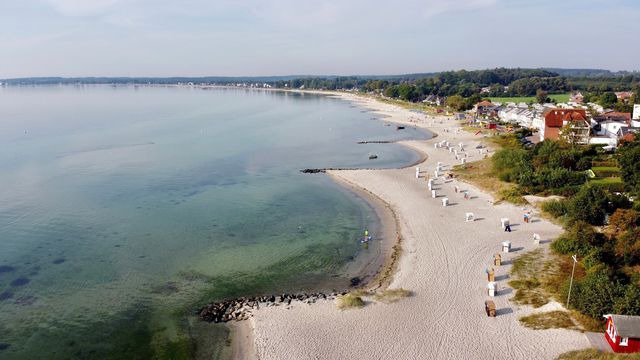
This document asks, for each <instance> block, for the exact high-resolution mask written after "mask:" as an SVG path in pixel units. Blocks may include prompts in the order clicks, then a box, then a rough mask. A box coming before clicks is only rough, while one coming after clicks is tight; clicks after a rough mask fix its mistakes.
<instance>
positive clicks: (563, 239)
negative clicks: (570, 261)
mask: <svg viewBox="0 0 640 360" xmlns="http://www.w3.org/2000/svg"><path fill="white" fill-rule="evenodd" d="M602 243H603V238H602V236H601V235H600V234H598V233H597V232H596V231H595V230H593V226H591V225H589V224H587V223H586V222H584V221H576V222H575V223H573V224H572V225H571V226H570V227H569V228H568V229H567V231H566V232H565V233H564V234H562V235H561V236H560V237H559V238H558V239H557V240H556V241H554V242H553V244H552V245H551V247H552V248H553V250H555V251H557V252H559V253H561V254H578V255H579V256H581V257H584V256H587V254H589V253H590V252H591V251H592V250H593V249H595V248H597V247H598V246H600V245H601V244H602Z"/></svg>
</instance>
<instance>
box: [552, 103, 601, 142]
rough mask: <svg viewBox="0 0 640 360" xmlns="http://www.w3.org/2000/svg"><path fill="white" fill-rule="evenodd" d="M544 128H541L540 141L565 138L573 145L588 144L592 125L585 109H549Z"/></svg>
mask: <svg viewBox="0 0 640 360" xmlns="http://www.w3.org/2000/svg"><path fill="white" fill-rule="evenodd" d="M543 116H544V126H541V127H540V141H544V140H547V139H549V140H559V139H560V138H561V137H563V138H564V139H565V140H567V141H569V142H570V143H572V144H588V143H589V136H590V134H591V124H590V123H589V122H588V121H587V113H586V110H584V109H561V108H554V109H547V110H546V111H545V112H544V113H543Z"/></svg>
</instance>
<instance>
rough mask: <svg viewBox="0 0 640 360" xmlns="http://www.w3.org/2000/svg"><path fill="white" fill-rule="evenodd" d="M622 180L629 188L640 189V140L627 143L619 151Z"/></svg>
mask: <svg viewBox="0 0 640 360" xmlns="http://www.w3.org/2000/svg"><path fill="white" fill-rule="evenodd" d="M618 165H619V166H620V172H621V174H622V180H623V181H624V182H625V184H626V185H627V187H628V188H629V189H632V190H633V191H635V192H638V190H640V140H638V139H636V140H635V141H631V142H627V143H625V144H624V145H623V146H622V147H621V148H620V150H619V151H618Z"/></svg>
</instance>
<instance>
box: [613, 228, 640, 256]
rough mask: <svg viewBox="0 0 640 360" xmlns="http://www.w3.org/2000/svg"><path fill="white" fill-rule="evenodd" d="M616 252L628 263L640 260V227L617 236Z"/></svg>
mask: <svg viewBox="0 0 640 360" xmlns="http://www.w3.org/2000/svg"><path fill="white" fill-rule="evenodd" d="M614 251H615V254H616V256H617V257H619V258H622V261H623V262H624V263H625V264H627V265H634V264H637V263H638V262H640V229H638V228H633V229H629V230H627V231H625V232H624V233H622V235H619V236H618V237H617V238H616V244H615V250H614Z"/></svg>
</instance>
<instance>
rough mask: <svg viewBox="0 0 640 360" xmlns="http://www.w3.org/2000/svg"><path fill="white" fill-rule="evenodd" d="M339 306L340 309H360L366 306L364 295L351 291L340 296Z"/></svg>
mask: <svg viewBox="0 0 640 360" xmlns="http://www.w3.org/2000/svg"><path fill="white" fill-rule="evenodd" d="M337 306H338V309H340V310H346V309H354V308H355V309H358V308H361V307H364V300H362V297H360V296H358V295H354V294H352V293H349V294H346V295H342V296H340V297H339V298H338V300H337Z"/></svg>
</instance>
